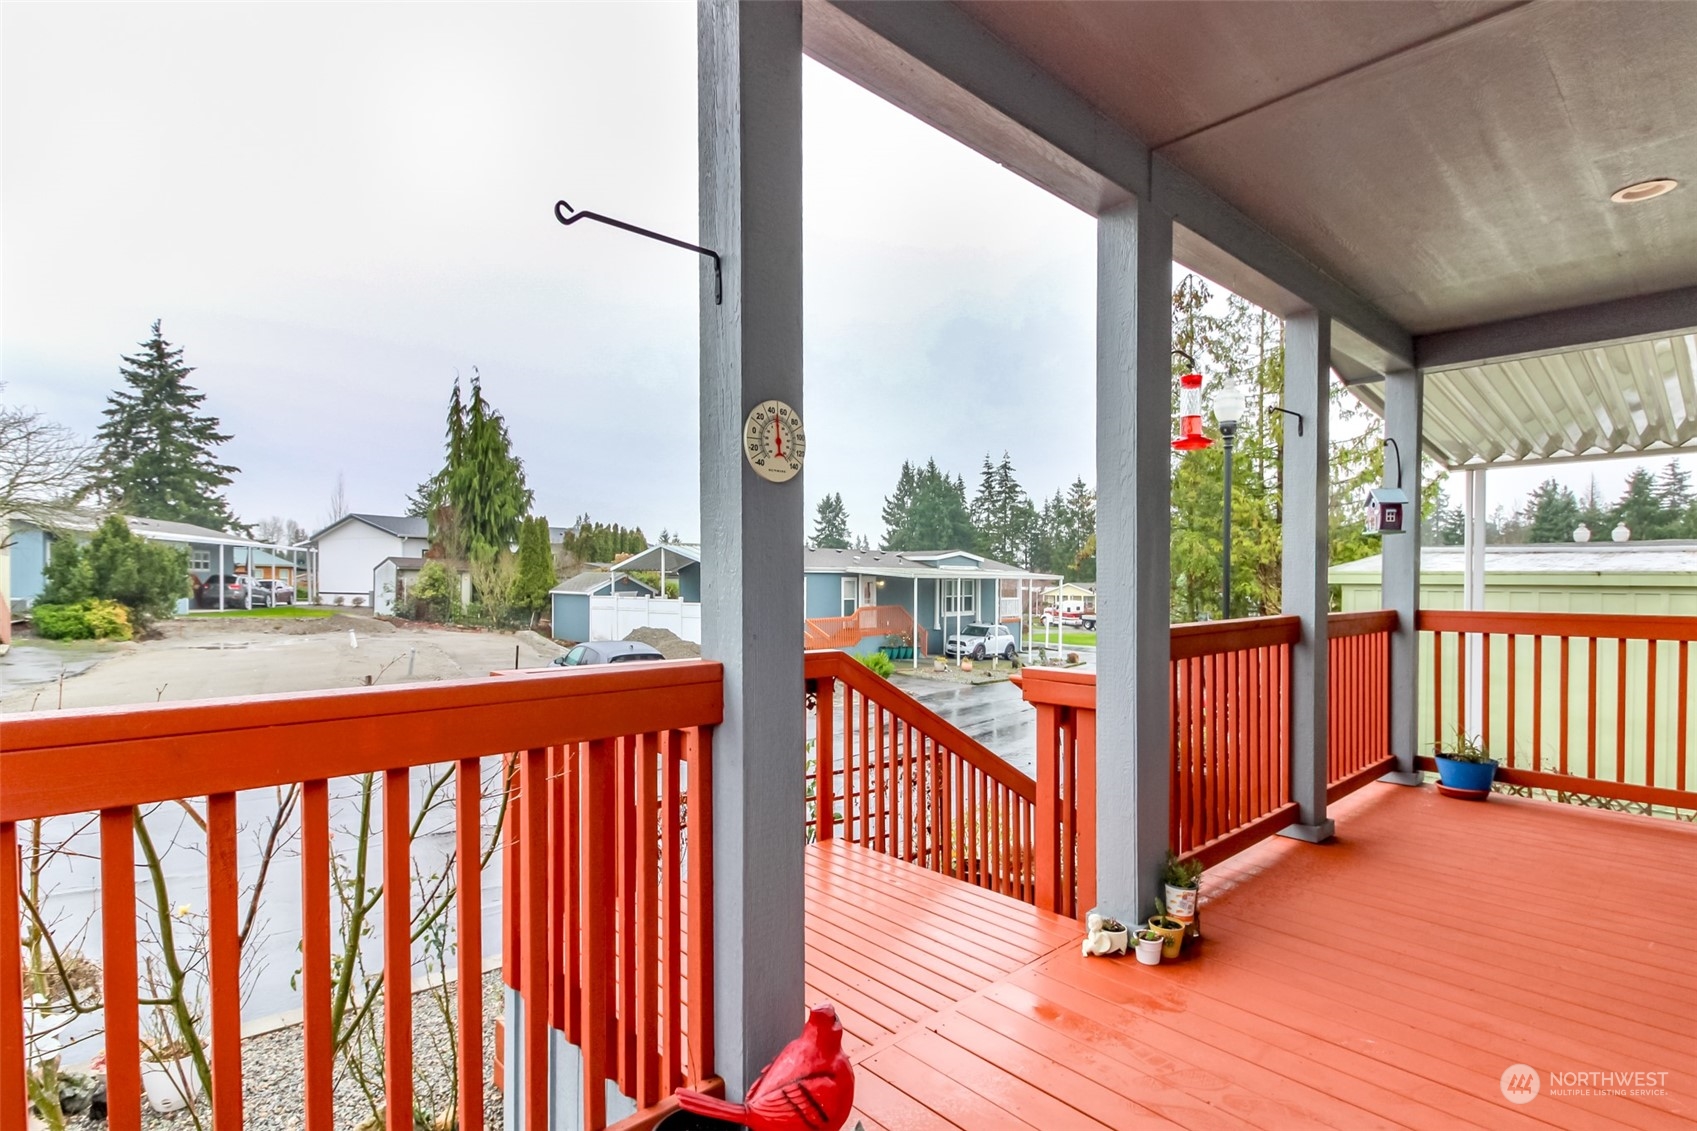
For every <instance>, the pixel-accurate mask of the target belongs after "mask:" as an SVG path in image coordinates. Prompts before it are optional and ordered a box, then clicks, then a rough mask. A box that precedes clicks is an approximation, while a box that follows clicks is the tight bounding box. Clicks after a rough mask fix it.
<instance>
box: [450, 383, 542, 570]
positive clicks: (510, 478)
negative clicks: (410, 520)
mask: <svg viewBox="0 0 1697 1131" xmlns="http://www.w3.org/2000/svg"><path fill="white" fill-rule="evenodd" d="M455 390H456V392H457V391H458V385H457V384H456V386H455ZM456 447H457V448H458V451H457V453H456V450H455V449H456ZM456 455H457V456H458V459H457V460H456V458H455V457H456ZM448 461H449V462H448V467H449V474H448V503H449V505H450V506H452V507H453V508H454V509H455V511H457V512H458V513H459V516H460V521H461V522H462V523H463V524H464V526H465V531H466V537H467V541H468V542H469V544H470V546H471V547H472V548H474V549H475V548H479V547H482V548H487V549H490V550H497V551H499V550H505V549H508V548H509V547H511V546H512V545H513V543H514V542H516V541H517V540H518V528H519V519H521V518H523V517H524V515H525V513H526V512H528V511H529V510H530V503H531V499H532V497H533V496H532V494H531V490H530V488H529V487H527V486H526V485H525V481H524V463H523V462H522V461H521V460H520V459H519V458H518V457H517V456H515V455H513V442H512V439H511V438H510V437H509V436H508V435H507V422H506V420H505V419H503V418H502V416H501V414H500V412H499V411H497V410H496V409H495V408H494V407H492V406H491V405H490V404H489V402H488V401H486V400H484V398H483V382H482V379H481V376H480V375H479V373H478V372H477V370H476V369H473V370H472V375H471V403H470V404H469V405H467V406H466V409H465V428H464V432H463V434H462V435H459V436H457V437H456V436H455V435H454V434H453V433H452V431H450V434H449V440H448Z"/></svg>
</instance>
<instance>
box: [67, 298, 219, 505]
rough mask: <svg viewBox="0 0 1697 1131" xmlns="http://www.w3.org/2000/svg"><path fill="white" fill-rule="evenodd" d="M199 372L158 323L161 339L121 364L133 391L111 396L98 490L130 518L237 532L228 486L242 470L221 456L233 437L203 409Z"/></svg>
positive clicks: (144, 344) (99, 437)
mask: <svg viewBox="0 0 1697 1131" xmlns="http://www.w3.org/2000/svg"><path fill="white" fill-rule="evenodd" d="M193 372H194V369H193V367H191V366H187V365H184V364H183V351H182V350H181V349H180V348H178V347H175V346H173V345H171V343H170V342H167V341H166V340H165V336H164V334H163V333H162V332H161V331H160V323H159V322H158V321H157V320H155V322H154V323H153V337H152V338H150V339H148V340H147V341H145V342H142V343H141V352H140V353H137V354H135V355H133V356H132V355H127V354H126V355H124V357H123V365H122V366H120V367H119V370H118V374H119V376H121V377H122V378H123V379H124V383H125V385H127V386H128V388H127V389H119V390H117V391H115V392H113V393H112V394H111V395H110V396H108V397H107V398H106V409H105V410H104V415H105V417H106V423H104V424H102V425H101V426H100V431H99V432H98V433H97V434H96V439H97V440H98V442H99V443H100V444H101V453H100V460H99V477H98V480H99V488H98V489H99V491H100V494H101V495H102V497H103V498H105V500H106V501H107V502H109V503H110V504H111V505H112V506H114V507H116V508H117V509H119V510H121V511H123V512H125V513H127V514H132V515H136V516H138V517H142V518H156V519H166V520H169V521H173V522H192V523H194V524H196V525H197V526H206V527H210V528H212V529H214V530H229V529H233V528H235V527H236V526H237V523H236V518H235V516H234V515H233V514H231V513H230V504H229V502H228V501H226V500H225V498H224V496H223V495H222V494H221V493H220V489H221V488H223V487H227V486H229V484H230V482H231V478H230V477H231V476H232V475H234V474H236V473H237V472H238V471H239V470H240V469H239V468H236V467H232V466H231V465H229V464H226V463H219V462H218V461H217V458H216V457H215V456H214V455H213V449H214V448H216V447H217V446H218V445H220V444H224V443H227V442H228V441H229V439H230V437H229V435H228V434H227V433H224V432H220V431H219V430H218V427H219V424H218V418H217V417H216V416H212V415H211V414H209V413H203V412H201V411H200V407H201V404H202V403H203V402H204V401H205V400H206V394H205V393H202V392H199V391H197V390H196V389H195V388H194V387H193V386H191V385H190V384H189V383H188V375H189V374H190V373H193Z"/></svg>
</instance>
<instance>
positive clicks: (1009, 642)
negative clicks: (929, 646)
mask: <svg viewBox="0 0 1697 1131" xmlns="http://www.w3.org/2000/svg"><path fill="white" fill-rule="evenodd" d="M943 651H945V652H947V653H948V654H949V655H951V656H970V657H971V658H972V659H974V660H982V659H984V658H985V657H987V656H1000V657H1001V658H1002V659H1004V660H1011V659H1013V658H1014V655H1015V654H1016V653H1017V652H1018V651H1019V642H1018V641H1016V640H1015V639H1014V635H1013V632H1012V631H1011V630H1009V628H1008V627H1007V626H1006V625H1001V624H969V625H967V626H966V627H964V628H962V629H961V630H960V631H959V632H958V633H956V634H955V635H953V636H951V637H949V639H948V643H946V644H944V645H943Z"/></svg>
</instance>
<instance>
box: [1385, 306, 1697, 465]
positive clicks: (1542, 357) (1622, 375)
mask: <svg viewBox="0 0 1697 1131" xmlns="http://www.w3.org/2000/svg"><path fill="white" fill-rule="evenodd" d="M1694 317H1697V312H1694ZM1352 389H1353V391H1354V393H1355V395H1356V396H1357V397H1359V398H1361V400H1362V401H1364V402H1365V403H1366V404H1367V405H1369V406H1370V407H1372V408H1373V409H1374V410H1375V411H1377V412H1379V413H1380V414H1381V415H1382V414H1383V413H1384V411H1385V403H1384V386H1382V385H1376V384H1369V385H1357V386H1352ZM1425 413H1426V415H1425V427H1424V429H1423V433H1424V439H1425V447H1426V451H1427V454H1429V455H1431V456H1432V457H1433V458H1435V459H1437V460H1439V461H1440V462H1441V463H1443V464H1444V466H1446V467H1449V468H1452V469H1454V468H1463V467H1488V466H1491V465H1493V464H1524V463H1545V462H1555V461H1559V460H1569V459H1596V458H1599V457H1603V456H1634V455H1656V454H1659V453H1663V452H1669V453H1671V452H1673V451H1675V450H1677V449H1681V448H1685V449H1690V448H1694V447H1697V333H1685V334H1663V335H1660V336H1657V337H1652V338H1642V339H1638V340H1636V341H1629V342H1615V343H1610V344H1606V345H1598V346H1589V347H1585V348H1581V349H1571V350H1564V351H1560V352H1554V353H1545V354H1534V355H1532V356H1529V357H1520V358H1508V359H1505V360H1499V361H1491V362H1484V363H1481V364H1477V365H1463V366H1459V367H1456V368H1452V369H1443V370H1438V371H1435V372H1428V373H1427V374H1426V405H1425Z"/></svg>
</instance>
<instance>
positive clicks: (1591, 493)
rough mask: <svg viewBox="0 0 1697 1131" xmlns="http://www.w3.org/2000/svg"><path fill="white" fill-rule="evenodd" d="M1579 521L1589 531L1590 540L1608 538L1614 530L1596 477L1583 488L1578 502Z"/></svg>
mask: <svg viewBox="0 0 1697 1131" xmlns="http://www.w3.org/2000/svg"><path fill="white" fill-rule="evenodd" d="M1579 521H1580V522H1582V523H1584V524H1585V526H1586V528H1587V529H1589V530H1590V531H1591V537H1592V539H1599V538H1604V539H1606V538H1607V537H1608V536H1609V531H1610V530H1612V529H1613V528H1614V522H1613V521H1612V520H1611V519H1610V518H1609V509H1608V507H1607V506H1606V505H1605V504H1604V503H1603V492H1602V489H1601V488H1600V487H1599V486H1598V485H1597V477H1596V476H1595V475H1593V476H1592V477H1591V481H1590V483H1588V484H1587V485H1586V487H1585V494H1584V496H1583V497H1582V498H1580V500H1579Z"/></svg>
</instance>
